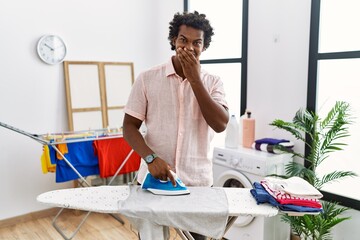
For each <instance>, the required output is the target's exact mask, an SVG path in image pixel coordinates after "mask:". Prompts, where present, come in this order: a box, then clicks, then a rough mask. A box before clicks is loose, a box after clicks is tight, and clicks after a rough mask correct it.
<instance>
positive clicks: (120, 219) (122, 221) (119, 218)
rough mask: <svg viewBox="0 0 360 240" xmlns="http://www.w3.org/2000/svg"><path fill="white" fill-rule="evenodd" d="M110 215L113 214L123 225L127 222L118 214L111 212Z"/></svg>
mask: <svg viewBox="0 0 360 240" xmlns="http://www.w3.org/2000/svg"><path fill="white" fill-rule="evenodd" d="M109 215H110V216H112V217H113V218H115V219H116V220H117V221H118V222H120V223H121V225H124V224H125V222H124V220H122V218H121V217H119V216H118V215H116V214H113V213H109Z"/></svg>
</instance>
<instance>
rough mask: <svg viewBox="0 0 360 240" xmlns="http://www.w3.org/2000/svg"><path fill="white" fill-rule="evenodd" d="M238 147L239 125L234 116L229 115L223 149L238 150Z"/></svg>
mask: <svg viewBox="0 0 360 240" xmlns="http://www.w3.org/2000/svg"><path fill="white" fill-rule="evenodd" d="M238 146H239V123H238V121H237V120H236V117H235V115H231V117H230V120H229V123H228V125H227V127H226V136H225V147H227V148H238Z"/></svg>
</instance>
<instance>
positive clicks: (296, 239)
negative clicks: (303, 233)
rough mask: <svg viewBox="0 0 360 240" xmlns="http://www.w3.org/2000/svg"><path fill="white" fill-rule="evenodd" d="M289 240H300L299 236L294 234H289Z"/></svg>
mask: <svg viewBox="0 0 360 240" xmlns="http://www.w3.org/2000/svg"><path fill="white" fill-rule="evenodd" d="M290 240H301V238H300V236H298V235H296V234H295V233H291V237H290Z"/></svg>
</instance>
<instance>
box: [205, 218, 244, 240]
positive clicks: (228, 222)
mask: <svg viewBox="0 0 360 240" xmlns="http://www.w3.org/2000/svg"><path fill="white" fill-rule="evenodd" d="M237 218H238V217H237V216H231V217H229V218H228V221H227V223H226V227H225V231H224V235H225V233H226V232H227V231H228V230H229V229H230V228H231V226H232V225H233V224H234V222H235V221H236V219H237ZM210 240H215V239H214V238H210Z"/></svg>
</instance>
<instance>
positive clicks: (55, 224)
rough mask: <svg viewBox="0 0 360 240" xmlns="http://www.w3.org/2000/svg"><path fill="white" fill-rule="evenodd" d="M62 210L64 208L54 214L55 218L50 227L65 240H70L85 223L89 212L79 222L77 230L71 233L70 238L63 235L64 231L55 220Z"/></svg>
mask: <svg viewBox="0 0 360 240" xmlns="http://www.w3.org/2000/svg"><path fill="white" fill-rule="evenodd" d="M63 210H64V208H62V209H60V211H59V212H58V213H57V214H56V216H55V218H54V219H53V221H52V225H53V226H54V228H55V229H56V231H57V232H58V233H59V234H60V235H61V236H62V237H63V238H64V239H65V240H70V239H72V238H73V237H74V236H75V235H76V234H77V233H78V231H79V230H80V228H81V226H82V225H83V224H84V223H85V221H86V219H87V218H88V217H89V215H90V213H91V212H87V213H86V215H85V217H83V219H82V220H81V222H80V224H79V225H78V226H77V228H76V229H75V231H74V232H73V233H72V235H71V236H70V237H67V236H66V235H65V233H64V231H63V230H62V229H61V228H60V227H59V226H58V225H57V223H56V220H58V218H59V216H60V214H61V213H62V211H63Z"/></svg>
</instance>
